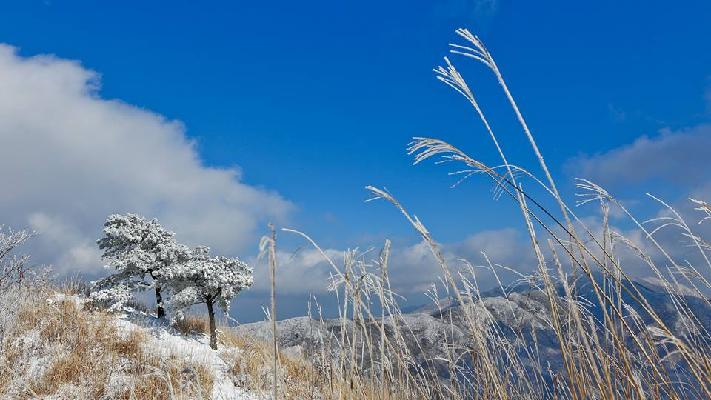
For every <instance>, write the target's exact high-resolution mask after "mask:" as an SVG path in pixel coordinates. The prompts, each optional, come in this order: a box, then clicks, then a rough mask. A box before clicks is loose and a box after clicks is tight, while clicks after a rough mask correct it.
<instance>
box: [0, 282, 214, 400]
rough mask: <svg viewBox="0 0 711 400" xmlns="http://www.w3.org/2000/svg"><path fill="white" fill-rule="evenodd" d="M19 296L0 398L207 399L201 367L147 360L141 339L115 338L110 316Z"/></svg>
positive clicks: (66, 302)
mask: <svg viewBox="0 0 711 400" xmlns="http://www.w3.org/2000/svg"><path fill="white" fill-rule="evenodd" d="M24 292H25V293H24V294H23V295H24V296H25V297H26V298H25V300H24V301H23V302H22V304H20V305H19V306H18V310H17V313H16V318H15V321H14V322H15V324H14V326H12V327H10V329H8V330H7V331H5V332H4V335H3V340H2V343H1V345H2V352H1V353H0V367H1V370H0V382H2V383H0V397H3V398H34V397H37V396H47V395H54V396H59V397H63V398H83V399H96V398H116V399H175V398H177V399H192V398H209V396H210V393H211V391H212V384H213V382H212V380H213V377H212V375H211V372H210V371H209V369H207V368H206V367H205V366H203V365H201V364H199V363H194V362H191V361H186V360H182V359H178V358H175V357H169V358H164V357H163V358H162V357H160V356H157V355H154V354H153V353H152V352H150V351H148V350H149V349H146V347H145V343H146V338H145V334H144V333H142V332H141V331H138V330H132V331H129V332H125V333H123V332H119V331H118V330H117V327H116V324H115V323H113V322H112V321H111V318H112V317H111V316H109V315H106V314H103V313H101V312H88V311H84V310H82V309H81V306H80V305H78V304H77V303H76V302H75V300H74V299H72V298H67V299H63V300H61V299H60V300H57V301H47V294H48V293H49V292H48V291H40V290H37V289H27V290H25V291H24ZM18 385H19V386H18Z"/></svg>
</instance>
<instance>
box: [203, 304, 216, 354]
mask: <svg viewBox="0 0 711 400" xmlns="http://www.w3.org/2000/svg"><path fill="white" fill-rule="evenodd" d="M213 302H214V300H213V299H212V298H209V299H208V300H207V301H206V302H205V303H207V314H208V315H209V316H210V347H211V348H212V349H213V350H217V327H216V326H215V309H214V308H213Z"/></svg>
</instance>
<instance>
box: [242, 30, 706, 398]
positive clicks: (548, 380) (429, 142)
mask: <svg viewBox="0 0 711 400" xmlns="http://www.w3.org/2000/svg"><path fill="white" fill-rule="evenodd" d="M457 33H458V34H459V35H460V36H461V37H462V38H463V39H464V40H465V42H466V43H465V45H453V48H452V53H455V54H459V55H463V56H465V57H468V58H471V59H474V60H476V61H478V62H481V63H482V64H484V65H485V66H486V67H487V68H488V69H489V70H490V71H491V72H493V74H494V77H495V78H496V80H497V82H498V83H499V85H500V86H501V88H502V90H503V92H504V94H505V96H506V98H507V100H508V101H509V104H510V105H511V107H512V110H513V111H514V114H515V117H516V120H517V121H518V122H519V124H520V125H521V128H522V131H523V132H522V133H523V134H524V136H525V138H526V139H527V141H528V143H529V144H530V146H531V150H532V152H533V155H534V156H535V158H536V159H537V160H538V164H539V167H540V170H541V171H542V172H543V175H544V177H543V179H538V178H537V177H536V176H535V175H534V174H533V173H531V172H529V171H527V170H525V169H523V168H520V167H517V166H515V165H514V164H512V163H511V161H510V160H509V159H508V158H507V156H506V152H505V151H504V145H503V142H502V141H501V138H500V137H498V136H497V134H496V133H495V130H494V128H493V127H492V126H491V124H490V123H489V121H488V119H487V118H486V116H485V114H484V112H483V111H482V108H481V107H480V105H479V103H478V100H477V99H476V98H475V96H474V92H473V91H472V90H471V89H470V87H469V86H468V84H467V82H466V81H465V80H464V78H463V77H462V75H461V74H460V73H459V72H458V70H457V69H456V68H455V67H454V65H453V64H452V62H451V61H450V60H449V59H447V58H445V63H446V65H445V66H444V67H440V68H438V69H436V70H435V72H436V74H437V77H438V79H440V80H441V81H442V82H444V83H445V84H447V85H449V86H450V87H452V88H453V89H454V90H455V91H456V92H458V93H459V94H461V95H463V96H464V97H465V99H466V100H467V101H468V102H469V103H470V104H471V105H472V107H473V109H474V111H475V112H476V114H477V116H478V117H479V119H480V120H481V122H482V123H483V125H484V128H485V131H486V133H487V135H488V136H489V138H490V139H491V140H492V142H493V144H494V146H495V148H496V150H497V155H498V157H499V158H500V161H501V165H500V166H495V167H491V166H488V165H486V164H484V163H482V162H480V161H478V159H477V158H474V157H470V156H469V155H467V154H466V153H465V152H463V151H462V150H460V149H458V148H457V147H455V146H452V145H450V144H449V143H447V142H445V141H442V140H438V139H431V138H415V141H414V142H413V144H412V145H411V147H410V148H409V153H410V154H412V155H414V157H415V163H419V162H422V161H425V160H427V159H430V158H438V161H442V162H447V163H448V164H446V165H452V163H460V164H462V165H463V166H462V167H461V170H459V171H456V172H455V173H456V174H458V175H460V176H463V177H464V179H466V178H468V177H471V176H473V175H476V174H478V175H481V176H484V177H488V178H489V179H491V180H492V182H493V183H494V185H495V192H496V193H497V196H498V195H501V196H503V197H507V198H509V199H511V200H512V202H513V203H514V204H515V205H516V207H517V209H518V210H519V211H520V212H521V216H522V220H523V222H524V224H525V226H526V230H527V233H528V235H529V238H530V244H531V249H532V252H533V254H534V255H535V259H536V261H537V268H536V270H535V272H534V273H533V274H522V273H519V276H520V278H521V280H522V281H526V282H529V283H531V286H532V289H533V290H534V291H535V292H536V293H535V294H536V295H537V296H538V297H539V298H541V299H543V301H544V302H545V305H546V308H547V313H546V314H547V315H546V316H545V319H544V322H545V323H546V325H547V328H548V329H550V330H552V331H553V332H554V334H555V336H556V338H557V342H558V346H559V348H558V350H559V353H558V354H559V359H557V360H554V361H556V362H557V363H559V364H560V365H561V368H559V369H551V368H549V367H548V366H547V365H545V364H543V363H542V361H541V357H540V355H539V346H538V345H539V344H538V342H537V337H536V330H535V329H533V327H531V328H532V331H531V332H532V333H530V334H526V333H525V332H524V331H523V330H518V331H516V330H514V331H513V332H504V327H502V326H500V325H499V324H498V322H497V320H496V318H495V316H494V315H492V314H491V313H490V312H489V311H488V310H487V309H486V307H484V305H483V302H482V299H481V293H480V290H479V287H478V284H477V271H476V270H475V268H474V267H473V266H472V265H471V264H470V263H469V262H468V261H466V260H464V261H463V262H462V264H463V267H460V266H456V267H455V266H454V265H452V260H450V259H448V258H446V257H445V256H444V254H443V252H442V250H441V248H440V246H439V244H438V243H437V241H436V240H435V239H434V238H433V237H432V235H431V233H430V232H429V230H428V229H427V228H426V226H425V225H424V224H423V222H422V221H420V220H419V219H418V218H417V217H415V216H414V215H413V214H411V213H410V212H409V211H408V210H407V209H406V208H405V207H404V206H403V205H402V204H401V203H400V202H399V201H398V200H397V199H396V198H395V196H393V195H392V194H390V193H388V192H387V191H385V190H381V189H377V188H374V187H368V190H370V191H371V192H372V194H373V195H374V197H375V198H376V199H385V200H386V201H388V202H390V203H391V204H392V205H393V206H394V207H395V208H396V209H397V210H398V211H399V212H401V213H402V215H403V216H404V217H405V219H406V221H407V222H408V223H409V224H410V225H411V226H412V227H413V228H414V229H415V231H416V232H417V233H418V234H419V235H420V236H421V238H422V240H423V241H424V243H425V244H427V246H428V247H429V249H430V250H431V253H432V256H433V257H434V259H435V260H436V262H437V263H438V264H439V267H440V268H441V272H442V284H441V285H440V286H439V287H435V289H433V296H432V297H433V299H434V300H435V301H438V299H440V298H443V297H447V298H454V299H456V301H457V303H458V304H459V305H460V309H461V314H460V315H458V316H457V318H461V320H460V321H458V323H459V326H463V327H464V330H465V334H466V336H467V337H466V339H467V340H466V344H465V345H461V344H457V343H455V342H454V341H451V340H450V338H449V337H448V336H447V334H446V333H445V337H444V338H445V339H444V340H443V341H442V343H441V350H442V352H441V354H444V356H438V357H437V358H436V359H425V360H415V357H414V350H415V349H416V347H417V346H420V344H419V343H417V337H416V336H415V335H413V334H412V333H411V332H410V330H409V327H408V325H407V324H406V323H405V322H404V320H403V318H402V313H401V312H400V309H399V307H398V304H397V301H396V299H397V297H396V296H395V295H394V294H393V293H392V291H391V290H390V289H391V288H390V281H389V277H388V273H387V265H388V257H389V242H386V244H385V246H384V248H383V251H382V253H381V256H380V257H378V258H376V259H371V258H369V257H365V256H364V255H363V254H361V253H358V251H356V250H353V251H347V252H346V253H345V256H344V259H343V262H342V263H340V264H339V263H337V262H336V261H335V260H333V259H331V258H330V257H329V256H328V255H327V254H326V253H325V252H323V251H322V250H321V248H320V247H319V246H318V245H317V244H316V243H315V242H314V241H313V240H312V239H311V238H310V237H308V236H307V235H305V234H303V233H301V232H298V231H294V230H290V229H284V231H286V232H291V233H295V234H298V235H300V236H302V237H304V238H305V239H306V240H307V241H308V242H309V243H310V244H311V245H313V246H314V247H315V248H316V249H317V250H318V251H320V252H321V254H322V255H323V257H324V258H325V259H326V261H327V262H328V263H329V264H330V265H331V266H332V267H333V268H332V270H333V275H334V278H333V281H332V282H331V287H332V288H333V290H334V291H335V292H337V293H338V301H339V305H340V307H339V314H340V320H341V326H340V335H335V336H334V337H330V338H328V340H329V341H330V342H329V344H326V343H322V347H324V348H327V349H329V350H330V349H331V348H332V346H331V341H332V342H333V344H334V345H335V348H337V351H336V352H335V354H331V353H330V352H329V353H328V355H325V354H324V355H323V356H322V357H320V359H319V357H318V354H315V355H313V356H314V359H317V360H318V361H319V362H317V363H316V364H317V365H321V366H322V368H318V369H316V368H313V367H311V368H312V369H310V370H309V372H308V373H297V374H296V376H297V377H300V378H301V379H305V380H306V382H313V383H312V384H313V385H314V386H316V387H319V388H320V389H322V393H323V394H325V397H327V398H337V399H345V398H367V399H389V398H418V399H434V398H436V399H462V400H464V399H472V398H477V399H478V398H482V399H523V398H525V399H548V398H556V399H558V398H560V399H574V400H577V399H588V398H595V399H622V398H624V399H707V398H711V335H709V332H708V331H707V330H706V328H705V326H704V324H703V323H702V322H701V321H699V319H698V318H697V316H696V315H695V313H694V310H693V307H692V306H691V305H690V304H688V302H687V297H685V295H684V294H685V293H688V292H689V291H691V292H693V293H694V294H695V296H697V298H698V301H701V302H704V303H705V304H706V305H711V301H710V300H709V298H708V296H707V294H708V293H709V292H710V291H711V282H710V281H709V276H711V261H710V259H711V257H709V255H708V254H707V252H708V251H709V250H711V245H709V241H708V240H705V239H704V238H702V237H701V236H700V235H699V234H698V232H695V231H694V230H692V228H691V227H690V225H689V224H687V222H686V221H685V219H684V218H683V217H682V216H681V214H680V213H679V212H677V211H676V210H675V209H674V208H672V207H670V206H669V205H668V204H666V203H665V202H663V201H662V200H660V199H657V198H656V197H653V196H650V197H651V198H652V199H653V200H654V201H656V202H657V203H658V204H660V205H661V206H662V208H663V209H664V215H665V216H664V217H661V218H655V219H652V220H650V221H645V222H640V220H639V219H637V218H636V217H635V216H634V215H632V214H631V213H630V212H629V211H628V210H627V209H626V208H625V206H624V204H622V203H621V202H620V201H618V200H617V199H615V198H614V197H613V196H612V195H611V194H610V193H608V192H607V191H606V190H605V189H603V188H601V187H600V186H598V185H596V184H594V183H592V182H589V181H587V180H579V181H578V188H579V189H580V190H581V193H579V194H578V195H579V196H580V198H581V199H582V201H580V202H579V205H583V204H586V203H590V202H594V203H596V204H598V205H599V215H601V216H602V217H601V220H602V221H599V222H600V225H601V227H602V228H601V229H592V228H591V227H589V226H588V224H586V222H585V221H583V219H582V218H580V217H578V215H577V214H576V212H575V211H574V210H573V209H572V208H571V207H569V206H568V204H567V203H566V202H565V201H564V200H563V198H562V197H561V195H560V193H559V191H558V188H557V186H556V183H555V181H554V179H553V177H552V175H551V173H550V171H549V169H548V167H547V165H546V162H545V160H544V158H543V156H542V153H541V151H540V149H539V148H538V146H537V144H536V140H535V138H534V136H533V134H532V132H531V130H530V129H529V127H528V126H527V123H526V121H525V119H524V117H523V115H522V114H521V112H520V111H519V109H518V106H517V104H516V102H515V101H514V98H513V96H512V94H511V93H510V91H509V89H508V86H507V84H506V82H505V81H504V79H503V76H502V73H501V72H500V70H499V68H498V66H497V65H496V62H495V61H494V58H493V57H492V55H491V53H490V52H489V51H488V49H487V48H486V47H485V46H484V44H483V43H482V42H481V40H480V39H479V38H477V37H476V36H474V35H472V34H471V33H470V32H469V31H467V30H463V29H460V30H458V31H457ZM524 179H526V180H528V181H527V182H526V184H527V187H528V189H527V190H524V189H523V185H522V184H521V182H522V181H523V180H524ZM531 188H534V189H540V190H531ZM692 201H693V202H694V204H695V205H696V206H697V208H696V210H697V211H700V212H702V213H704V214H703V215H702V216H701V218H702V220H705V219H708V218H709V215H711V212H709V210H711V206H708V204H707V203H705V202H703V201H700V200H692ZM549 203H550V204H553V206H550V207H548V206H546V205H545V204H549ZM612 207H614V208H616V209H617V211H619V212H621V213H622V214H623V215H625V216H626V217H627V219H628V221H629V223H630V224H631V225H632V226H634V227H635V229H636V231H637V232H638V233H639V234H640V237H641V240H643V241H644V244H643V245H640V244H639V243H638V241H635V240H632V239H631V238H628V237H626V236H625V235H624V234H623V233H622V232H620V231H618V230H615V229H614V227H612V226H610V223H609V216H610V210H611V208H612ZM669 229H678V232H679V238H680V240H679V243H687V244H688V245H690V246H688V247H689V248H691V249H694V250H695V251H697V255H696V257H695V261H694V262H693V263H692V261H691V260H690V259H688V258H685V259H677V258H676V257H675V256H674V255H673V254H674V253H675V252H674V251H673V249H671V248H668V247H667V246H669V244H668V243H669V242H666V243H661V242H660V241H658V240H657V233H658V232H659V231H660V230H669ZM679 245H680V244H677V246H679ZM681 245H684V246H686V244H681ZM625 252H627V253H631V254H633V255H635V256H636V258H637V259H638V260H641V263H642V264H643V265H646V266H647V267H648V268H649V272H650V273H651V274H652V275H653V276H654V277H655V278H656V279H657V280H658V281H659V282H661V284H662V287H663V288H664V290H665V291H666V293H665V296H666V297H665V298H666V300H667V301H668V303H667V304H671V305H672V306H673V307H674V309H675V311H676V313H677V314H678V316H679V319H678V323H677V325H679V326H677V327H671V326H667V322H665V320H664V319H663V318H662V317H661V312H662V310H656V309H655V308H654V306H653V305H652V304H650V302H649V300H648V299H647V298H646V297H645V295H644V294H643V291H642V290H640V288H639V287H637V285H636V284H635V282H634V281H633V280H632V279H631V277H630V276H629V274H628V273H627V271H626V270H625V266H624V265H622V263H621V260H625V259H624V258H622V257H621V256H620V254H623V253H625ZM626 260H630V258H629V257H628V258H626ZM486 261H487V263H488V267H489V270H490V272H491V273H493V274H494V275H495V274H496V268H497V267H495V264H494V263H492V262H489V261H488V259H487V260H486ZM599 276H601V277H602V281H601V280H600V279H598V278H597V277H599ZM497 279H498V277H497ZM682 284H683V285H682ZM581 287H586V288H587V289H586V290H589V293H590V294H591V297H590V298H587V299H586V302H592V304H590V303H586V302H583V301H581V299H580V297H579V296H578V291H579V290H580V288H581ZM501 289H502V296H503V297H504V298H506V296H507V293H506V291H505V290H503V287H502V288H501ZM374 304H375V305H378V306H379V307H378V308H379V309H381V310H383V311H382V312H381V313H380V315H378V314H377V313H376V312H374V308H373V305H374ZM437 306H438V308H439V306H440V305H439V304H437ZM376 309H377V308H376ZM440 309H441V308H440ZM592 309H596V310H600V312H601V314H602V316H601V317H595V316H594V315H593V313H592V312H591V310H592ZM548 314H549V315H548ZM385 315H388V316H389V318H392V319H393V320H394V321H395V323H394V324H392V325H389V326H390V327H391V328H392V329H393V332H391V333H390V334H388V335H385V334H384V332H385V319H386V318H385ZM449 318H450V324H451V327H452V329H451V331H452V332H454V331H455V324H454V322H453V320H452V318H453V317H452V315H451V314H450V315H449ZM679 328H681V329H679ZM413 342H414V345H413ZM324 353H325V352H324ZM260 354H261V356H262V357H263V358H265V359H264V360H261V361H260V363H261V362H267V360H266V358H267V357H268V356H269V355H270V354H271V355H272V356H273V357H278V358H279V360H280V362H281V363H282V364H283V361H281V360H282V357H283V356H281V355H280V356H275V355H274V354H275V353H274V351H271V352H269V350H267V349H261V353H260ZM262 365H263V364H262ZM438 365H439V366H441V365H444V368H445V369H446V370H447V372H448V374H445V376H448V379H442V374H441V373H440V372H441V371H438V370H437V368H438V367H437V366H438ZM311 373H316V374H317V375H320V376H316V377H313V376H312V375H311ZM257 378H259V377H258V376H257ZM255 379H256V378H255ZM266 381H267V380H266V378H264V377H262V380H261V382H266ZM319 382H326V384H320V386H319ZM306 398H308V397H306Z"/></svg>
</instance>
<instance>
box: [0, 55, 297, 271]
mask: <svg viewBox="0 0 711 400" xmlns="http://www.w3.org/2000/svg"><path fill="white" fill-rule="evenodd" d="M99 87H100V79H99V76H98V75H97V73H95V72H93V71H90V70H87V69H86V68H83V67H82V66H81V65H80V64H79V63H77V62H74V61H68V60H63V59H60V58H57V57H54V56H47V55H40V56H35V57H21V56H19V55H18V54H17V52H16V49H14V48H13V47H10V46H7V45H0V143H1V145H0V182H2V183H3V185H2V190H0V223H3V224H6V225H11V226H15V227H30V228H32V229H34V230H36V231H37V232H38V233H39V236H38V238H37V239H36V240H35V241H34V246H35V247H34V248H33V249H32V252H33V256H34V257H35V260H36V261H40V262H49V263H53V264H55V266H56V268H57V269H58V270H59V271H60V272H76V271H79V272H82V271H83V272H87V271H93V270H95V269H96V268H97V266H98V265H100V261H99V259H98V252H97V250H96V246H95V240H96V239H97V237H98V235H99V234H100V229H101V225H102V223H103V221H104V219H105V218H106V216H107V215H108V214H110V213H114V212H138V213H141V214H144V215H146V216H148V217H156V218H158V219H159V220H160V221H161V222H162V223H163V224H164V225H166V226H167V227H169V228H170V229H171V230H174V231H176V232H177V233H178V237H179V239H180V240H182V241H185V242H187V243H189V244H199V243H200V244H206V245H209V246H211V247H213V248H215V249H216V251H217V252H220V253H226V254H234V253H236V252H239V251H245V250H248V251H249V252H250V253H253V252H254V249H256V243H257V242H256V240H257V239H258V230H259V228H261V224H262V223H263V222H264V221H266V220H267V219H269V220H274V221H277V222H278V221H284V220H285V218H287V217H288V215H289V213H290V210H291V209H292V205H291V204H290V203H289V202H288V201H287V200H285V199H284V198H282V197H281V196H279V195H278V194H276V193H273V192H270V191H267V190H265V189H262V188H258V187H254V186H251V185H248V184H245V183H244V182H242V181H241V176H240V173H239V171H238V170H236V169H226V168H215V167H209V166H206V165H205V164H204V163H203V162H202V161H201V160H200V157H199V155H198V153H197V152H196V149H195V144H194V143H193V142H191V141H190V140H189V139H188V138H187V137H186V133H185V127H184V126H183V125H182V124H181V123H180V122H177V121H170V120H167V119H166V118H164V117H163V116H161V115H159V114H156V113H153V112H150V111H146V110H143V109H140V108H137V107H135V106H131V105H129V104H125V103H123V102H121V101H118V100H107V99H103V98H102V97H101V96H100V93H99Z"/></svg>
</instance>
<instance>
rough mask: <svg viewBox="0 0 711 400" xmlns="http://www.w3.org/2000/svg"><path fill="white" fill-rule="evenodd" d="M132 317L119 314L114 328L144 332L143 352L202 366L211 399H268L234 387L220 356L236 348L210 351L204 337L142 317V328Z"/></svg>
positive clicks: (127, 331)
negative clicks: (207, 376) (206, 371)
mask: <svg viewBox="0 0 711 400" xmlns="http://www.w3.org/2000/svg"><path fill="white" fill-rule="evenodd" d="M132 317H135V314H134V315H133V316H129V315H128V314H121V315H119V316H118V317H117V318H116V320H115V321H116V325H117V326H118V327H119V330H120V331H121V332H124V333H126V334H128V333H129V332H131V331H133V330H142V331H144V332H145V333H146V334H147V335H146V336H147V337H148V338H149V342H148V343H145V344H144V350H145V351H150V352H153V353H154V354H155V355H157V356H160V357H161V358H163V357H165V358H167V357H171V356H175V357H181V358H183V359H185V360H189V361H192V362H196V363H200V364H202V365H205V366H206V367H208V368H209V369H210V370H211V371H212V374H213V376H214V382H213V386H212V399H213V400H265V399H267V398H268V397H265V396H261V395H258V394H255V393H251V392H249V391H247V390H246V389H244V388H241V387H239V386H237V385H236V384H235V382H234V380H233V378H232V376H231V374H230V373H229V366H228V365H227V363H225V361H224V360H223V359H222V358H221V357H220V356H221V355H223V354H225V355H228V354H234V352H235V351H237V352H239V349H234V348H224V347H223V348H220V349H218V350H213V349H211V348H210V345H209V340H208V338H207V337H206V336H205V335H196V336H183V335H180V334H179V333H178V332H176V331H175V330H174V329H173V328H171V327H168V326H165V325H163V324H157V323H156V321H155V319H154V318H153V317H148V316H146V318H145V319H144V322H146V323H147V324H146V325H147V326H143V325H144V324H143V323H142V324H141V325H139V324H137V323H136V322H134V321H132V320H131V319H132ZM151 322H153V324H151ZM228 359H229V358H228Z"/></svg>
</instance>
